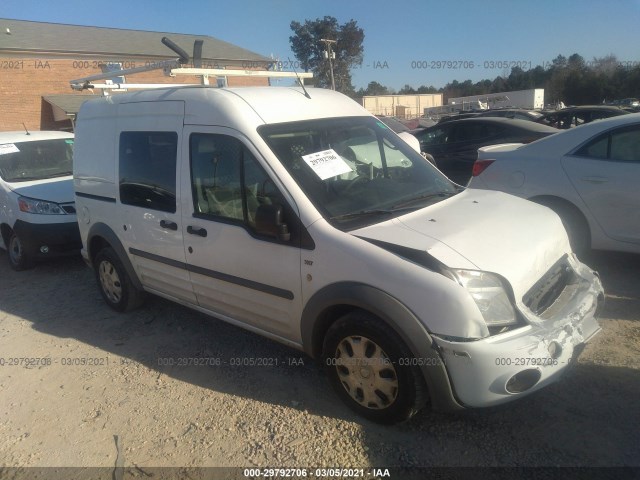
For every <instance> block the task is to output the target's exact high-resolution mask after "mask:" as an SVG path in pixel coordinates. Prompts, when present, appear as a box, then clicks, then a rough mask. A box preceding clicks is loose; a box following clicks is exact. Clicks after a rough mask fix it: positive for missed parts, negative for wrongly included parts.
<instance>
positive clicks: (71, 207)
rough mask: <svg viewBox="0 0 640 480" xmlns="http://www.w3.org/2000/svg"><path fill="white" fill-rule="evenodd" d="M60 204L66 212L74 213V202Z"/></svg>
mask: <svg viewBox="0 0 640 480" xmlns="http://www.w3.org/2000/svg"><path fill="white" fill-rule="evenodd" d="M60 206H61V207H62V209H63V210H64V211H65V212H67V213H76V205H75V203H67V204H66V205H60Z"/></svg>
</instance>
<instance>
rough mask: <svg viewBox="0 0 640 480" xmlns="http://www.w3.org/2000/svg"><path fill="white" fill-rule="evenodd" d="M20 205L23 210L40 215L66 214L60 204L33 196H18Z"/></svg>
mask: <svg viewBox="0 0 640 480" xmlns="http://www.w3.org/2000/svg"><path fill="white" fill-rule="evenodd" d="M18 206H19V207H20V211H21V212H27V213H37V214H40V215H66V214H67V212H65V211H64V210H63V209H62V208H61V207H60V205H58V204H57V203H53V202H46V201H44V200H35V199H33V198H26V197H18Z"/></svg>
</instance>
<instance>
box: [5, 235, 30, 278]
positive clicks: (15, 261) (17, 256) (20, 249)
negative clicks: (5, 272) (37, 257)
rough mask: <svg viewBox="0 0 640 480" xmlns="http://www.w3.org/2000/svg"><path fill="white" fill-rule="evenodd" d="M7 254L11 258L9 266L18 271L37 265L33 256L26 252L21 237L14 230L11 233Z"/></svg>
mask: <svg viewBox="0 0 640 480" xmlns="http://www.w3.org/2000/svg"><path fill="white" fill-rule="evenodd" d="M7 254H8V257H9V265H11V268H13V269H14V270H16V271H20V270H27V269H29V268H33V266H34V264H35V262H34V261H33V259H32V258H31V256H30V255H29V254H28V253H27V252H26V251H25V249H24V246H23V244H22V241H21V240H20V237H18V235H16V233H15V232H14V231H13V230H12V231H11V232H10V233H9V241H8V243H7Z"/></svg>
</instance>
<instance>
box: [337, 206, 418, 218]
mask: <svg viewBox="0 0 640 480" xmlns="http://www.w3.org/2000/svg"><path fill="white" fill-rule="evenodd" d="M417 209H418V208H417V207H401V208H396V207H392V208H391V209H390V210H384V209H381V208H377V209H372V210H360V211H359V212H351V213H345V214H342V215H336V216H335V217H331V218H330V219H329V220H347V219H349V218H357V217H365V216H367V215H392V214H394V213H398V212H405V211H413V210H417Z"/></svg>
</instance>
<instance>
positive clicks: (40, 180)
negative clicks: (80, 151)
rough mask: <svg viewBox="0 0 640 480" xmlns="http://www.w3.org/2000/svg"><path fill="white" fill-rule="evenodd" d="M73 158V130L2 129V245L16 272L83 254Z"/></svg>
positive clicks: (0, 161) (0, 156)
mask: <svg viewBox="0 0 640 480" xmlns="http://www.w3.org/2000/svg"><path fill="white" fill-rule="evenodd" d="M72 160H73V134H71V133H65V132H26V131H22V132H0V234H1V235H0V247H1V248H4V249H5V250H7V253H8V258H9V264H10V265H11V267H12V268H13V269H14V270H24V269H27V268H30V267H32V266H33V265H34V263H35V261H36V260H37V259H41V258H50V257H54V256H58V255H65V254H72V253H75V254H77V253H78V252H79V250H80V247H81V246H82V244H81V242H80V233H79V231H78V222H77V220H76V210H75V203H74V193H73V179H72V176H71V175H72Z"/></svg>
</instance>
